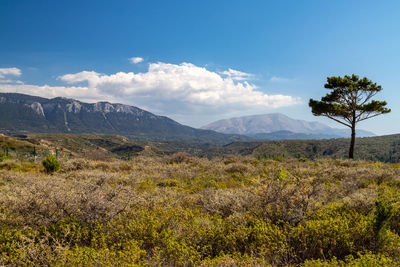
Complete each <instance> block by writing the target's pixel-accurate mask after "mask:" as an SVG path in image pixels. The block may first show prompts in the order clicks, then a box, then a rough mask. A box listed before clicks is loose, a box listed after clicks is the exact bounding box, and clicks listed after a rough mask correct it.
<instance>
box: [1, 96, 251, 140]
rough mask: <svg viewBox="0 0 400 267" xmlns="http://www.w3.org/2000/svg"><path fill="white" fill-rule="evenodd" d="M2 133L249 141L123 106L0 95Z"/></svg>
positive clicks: (64, 99) (241, 137)
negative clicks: (111, 135)
mask: <svg viewBox="0 0 400 267" xmlns="http://www.w3.org/2000/svg"><path fill="white" fill-rule="evenodd" d="M0 132H2V133H6V134H10V133H33V132H34V133H93V134H119V135H124V136H127V137H129V138H131V139H135V140H189V141H201V142H210V143H215V144H225V143H229V142H232V141H235V140H243V139H249V138H247V137H244V136H238V135H225V134H221V133H217V132H214V131H211V130H200V129H195V128H192V127H189V126H185V125H182V124H179V123H178V122H176V121H174V120H172V119H170V118H167V117H164V116H157V115H154V114H152V113H150V112H147V111H145V110H143V109H140V108H137V107H134V106H128V105H123V104H111V103H108V102H98V103H94V104H89V103H84V102H80V101H77V100H74V99H67V98H61V97H57V98H53V99H47V98H42V97H36V96H30V95H23V94H14V93H0Z"/></svg>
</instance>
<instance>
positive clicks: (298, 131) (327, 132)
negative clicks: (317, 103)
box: [201, 113, 375, 140]
mask: <svg viewBox="0 0 400 267" xmlns="http://www.w3.org/2000/svg"><path fill="white" fill-rule="evenodd" d="M201 129H207V130H213V131H216V132H220V133H226V134H242V135H247V136H250V137H254V138H256V139H277V140H279V139H326V138H339V137H347V136H349V134H350V130H348V129H337V128H332V127H329V126H327V125H325V124H322V123H319V122H308V121H304V120H295V119H292V118H290V117H288V116H286V115H284V114H281V113H272V114H264V115H253V116H244V117H237V118H230V119H225V120H219V121H216V122H213V123H211V124H208V125H205V126H203V127H201ZM357 134H358V137H367V136H374V135H375V134H374V133H372V132H368V131H364V130H358V133H357Z"/></svg>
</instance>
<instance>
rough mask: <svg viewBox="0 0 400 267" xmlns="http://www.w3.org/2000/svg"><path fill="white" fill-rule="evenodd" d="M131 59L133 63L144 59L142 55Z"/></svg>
mask: <svg viewBox="0 0 400 267" xmlns="http://www.w3.org/2000/svg"><path fill="white" fill-rule="evenodd" d="M129 60H130V61H131V62H132V63H133V64H137V63H140V62H142V61H143V60H144V59H143V58H141V57H131V58H130V59H129Z"/></svg>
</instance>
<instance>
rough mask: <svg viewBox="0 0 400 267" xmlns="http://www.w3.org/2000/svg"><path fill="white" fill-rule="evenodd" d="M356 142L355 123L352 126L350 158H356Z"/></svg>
mask: <svg viewBox="0 0 400 267" xmlns="http://www.w3.org/2000/svg"><path fill="white" fill-rule="evenodd" d="M355 143H356V125H355V124H354V123H353V125H352V126H351V141H350V150H349V159H354V145H355Z"/></svg>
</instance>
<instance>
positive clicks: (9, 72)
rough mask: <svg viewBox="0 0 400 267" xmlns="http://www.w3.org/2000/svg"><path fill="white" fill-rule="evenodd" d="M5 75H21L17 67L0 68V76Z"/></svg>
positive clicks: (3, 76)
mask: <svg viewBox="0 0 400 267" xmlns="http://www.w3.org/2000/svg"><path fill="white" fill-rule="evenodd" d="M6 75H13V76H21V70H20V69H18V68H0V78H5V76H6Z"/></svg>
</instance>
